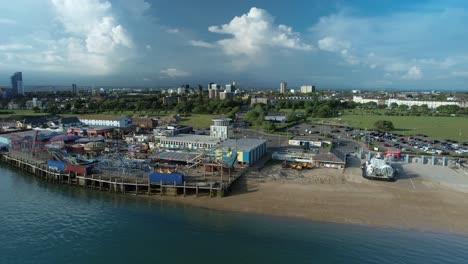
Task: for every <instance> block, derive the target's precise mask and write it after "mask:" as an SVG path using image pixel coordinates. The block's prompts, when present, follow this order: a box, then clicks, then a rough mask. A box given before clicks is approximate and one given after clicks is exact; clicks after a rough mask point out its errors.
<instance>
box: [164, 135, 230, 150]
mask: <svg viewBox="0 0 468 264" xmlns="http://www.w3.org/2000/svg"><path fill="white" fill-rule="evenodd" d="M155 139H156V141H157V142H158V144H157V146H158V147H160V148H164V149H190V150H197V149H210V148H213V147H214V146H216V145H217V144H218V143H219V142H221V140H220V139H218V138H212V137H210V136H204V135H193V134H179V135H175V136H169V137H166V136H156V137H155Z"/></svg>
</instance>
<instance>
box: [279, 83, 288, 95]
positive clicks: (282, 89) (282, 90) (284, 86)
mask: <svg viewBox="0 0 468 264" xmlns="http://www.w3.org/2000/svg"><path fill="white" fill-rule="evenodd" d="M286 90H288V83H287V82H285V81H283V82H281V83H280V90H279V92H280V94H284V93H286Z"/></svg>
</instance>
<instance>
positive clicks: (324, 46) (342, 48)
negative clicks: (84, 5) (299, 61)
mask: <svg viewBox="0 0 468 264" xmlns="http://www.w3.org/2000/svg"><path fill="white" fill-rule="evenodd" d="M318 47H319V49H321V50H324V51H329V52H336V53H338V54H339V55H340V56H341V57H342V58H343V59H344V60H345V61H346V62H347V63H349V64H352V65H356V64H358V63H359V59H358V58H357V57H356V56H354V55H352V54H351V52H350V51H349V49H351V44H350V43H349V42H346V41H341V40H338V39H336V38H334V37H329V36H327V37H324V38H322V39H320V40H319V41H318Z"/></svg>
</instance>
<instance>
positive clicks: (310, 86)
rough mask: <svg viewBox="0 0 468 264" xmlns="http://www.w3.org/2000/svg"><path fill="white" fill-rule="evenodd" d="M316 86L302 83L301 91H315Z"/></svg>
mask: <svg viewBox="0 0 468 264" xmlns="http://www.w3.org/2000/svg"><path fill="white" fill-rule="evenodd" d="M314 92H315V86H312V85H302V86H301V93H314Z"/></svg>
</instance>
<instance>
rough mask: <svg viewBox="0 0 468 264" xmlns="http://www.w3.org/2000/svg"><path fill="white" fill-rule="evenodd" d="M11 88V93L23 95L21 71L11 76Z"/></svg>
mask: <svg viewBox="0 0 468 264" xmlns="http://www.w3.org/2000/svg"><path fill="white" fill-rule="evenodd" d="M11 90H12V92H13V95H17V94H21V95H24V88H23V73H22V72H15V73H14V74H13V75H12V76H11Z"/></svg>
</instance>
